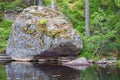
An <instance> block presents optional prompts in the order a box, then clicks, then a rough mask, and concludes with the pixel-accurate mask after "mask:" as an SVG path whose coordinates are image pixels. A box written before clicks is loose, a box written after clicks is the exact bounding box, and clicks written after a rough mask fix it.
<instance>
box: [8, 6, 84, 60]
mask: <svg viewBox="0 0 120 80" xmlns="http://www.w3.org/2000/svg"><path fill="white" fill-rule="evenodd" d="M82 46H83V43H82V39H81V37H80V35H79V33H77V32H76V31H75V30H74V29H73V25H72V23H71V22H70V21H69V20H68V19H67V18H66V17H65V16H64V15H63V14H62V13H61V12H60V11H59V10H58V9H57V10H53V9H51V8H50V7H41V6H31V7H29V8H26V9H25V10H24V11H23V12H22V13H20V15H19V16H18V17H17V19H16V21H15V22H14V24H13V28H12V32H11V34H10V37H9V42H8V46H7V49H6V53H7V55H10V56H11V57H12V59H15V60H26V61H28V60H31V59H33V57H34V56H46V57H59V56H77V55H78V54H79V52H80V50H81V48H82Z"/></svg>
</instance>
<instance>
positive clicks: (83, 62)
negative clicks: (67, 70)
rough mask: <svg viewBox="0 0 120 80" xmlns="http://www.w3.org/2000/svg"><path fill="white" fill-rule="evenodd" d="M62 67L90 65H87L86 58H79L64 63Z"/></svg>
mask: <svg viewBox="0 0 120 80" xmlns="http://www.w3.org/2000/svg"><path fill="white" fill-rule="evenodd" d="M63 65H65V66H84V65H90V64H89V63H88V61H87V59H86V58H84V57H81V58H78V59H75V60H72V61H69V62H66V63H64V64H63Z"/></svg>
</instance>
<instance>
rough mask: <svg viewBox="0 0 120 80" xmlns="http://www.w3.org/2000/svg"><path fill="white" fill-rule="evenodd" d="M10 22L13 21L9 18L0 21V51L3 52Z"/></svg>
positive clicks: (9, 29)
mask: <svg viewBox="0 0 120 80" xmlns="http://www.w3.org/2000/svg"><path fill="white" fill-rule="evenodd" d="M12 23H13V22H12V21H9V20H3V21H2V22H1V23H0V52H3V51H4V50H5V48H6V44H7V41H8V38H9V34H10V31H11V26H12Z"/></svg>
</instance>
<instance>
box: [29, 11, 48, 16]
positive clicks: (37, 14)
mask: <svg viewBox="0 0 120 80" xmlns="http://www.w3.org/2000/svg"><path fill="white" fill-rule="evenodd" d="M30 14H32V15H34V16H42V17H44V16H46V14H43V13H40V12H30Z"/></svg>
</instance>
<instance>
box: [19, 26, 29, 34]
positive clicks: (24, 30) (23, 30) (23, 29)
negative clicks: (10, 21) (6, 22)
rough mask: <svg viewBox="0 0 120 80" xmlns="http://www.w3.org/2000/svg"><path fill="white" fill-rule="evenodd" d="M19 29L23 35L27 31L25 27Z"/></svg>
mask: <svg viewBox="0 0 120 80" xmlns="http://www.w3.org/2000/svg"><path fill="white" fill-rule="evenodd" d="M20 29H21V31H22V32H24V33H25V32H27V30H28V28H27V27H20Z"/></svg>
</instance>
